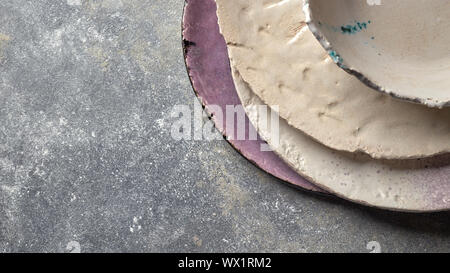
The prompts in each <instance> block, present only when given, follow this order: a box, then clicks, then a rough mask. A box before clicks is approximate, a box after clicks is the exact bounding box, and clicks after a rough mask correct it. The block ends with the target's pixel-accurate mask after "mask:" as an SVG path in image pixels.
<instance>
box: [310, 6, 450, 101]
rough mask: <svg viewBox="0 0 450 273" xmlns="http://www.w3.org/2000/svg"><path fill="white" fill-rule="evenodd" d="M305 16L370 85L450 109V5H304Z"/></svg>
mask: <svg viewBox="0 0 450 273" xmlns="http://www.w3.org/2000/svg"><path fill="white" fill-rule="evenodd" d="M304 12H305V15H306V18H307V23H308V25H309V28H310V30H311V31H312V32H313V33H314V35H315V36H316V38H317V39H318V40H319V41H320V43H321V44H322V46H323V47H324V48H325V49H326V50H327V51H328V53H329V55H330V56H331V57H332V59H333V60H334V61H335V62H336V63H337V64H338V65H339V66H340V67H341V68H343V69H344V70H345V71H347V72H349V73H351V74H353V75H355V76H356V77H358V78H359V79H360V80H361V81H363V82H364V83H365V84H367V85H369V86H370V87H372V88H374V89H376V90H378V91H382V92H385V93H388V94H390V95H392V96H394V97H398V98H401V99H405V100H409V101H413V102H418V103H422V104H426V105H427V106H430V107H444V106H450V1H448V0H433V1H429V0H389V1H388V0H333V1H330V0H304Z"/></svg>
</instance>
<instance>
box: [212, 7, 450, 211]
mask: <svg viewBox="0 0 450 273" xmlns="http://www.w3.org/2000/svg"><path fill="white" fill-rule="evenodd" d="M215 2H216V4H217V17H218V24H219V27H220V32H221V34H222V35H223V37H224V39H225V41H226V44H227V51H228V57H229V61H230V64H231V73H232V76H233V81H234V85H235V87H236V91H237V93H238V95H239V98H240V100H241V103H242V105H243V106H244V108H245V110H246V113H247V116H248V118H249V119H250V121H251V122H252V124H253V125H254V126H255V128H257V131H258V133H259V134H260V135H261V136H262V137H263V138H264V139H265V141H267V143H268V144H269V145H270V146H271V147H272V149H273V150H274V152H275V153H276V154H277V155H278V156H279V157H280V159H281V160H283V161H284V162H285V163H287V165H289V166H290V167H291V168H292V169H293V170H294V171H295V172H297V173H298V174H300V175H301V176H302V177H305V178H307V179H308V181H310V182H312V183H313V184H315V185H316V186H318V187H320V188H321V189H323V190H326V191H328V192H331V193H334V194H336V195H338V196H340V197H343V198H345V199H348V200H352V201H355V202H359V203H363V204H367V205H370V206H376V207H381V208H387V209H393V210H404V211H437V210H446V209H449V208H450V156H449V155H448V153H449V152H450V108H446V107H445V106H447V105H448V102H449V101H450V46H449V45H450V43H449V42H450V33H448V32H449V29H450V2H449V1H445V0H443V1H432V2H433V3H430V2H429V1H424V0H417V1H416V0H415V1H411V0H395V1H367V3H366V1H361V0H351V1H348V0H336V1H329V0H316V1H314V0H310V1H305V2H303V0H216V1H215ZM384 2H386V3H384ZM399 10H401V11H402V12H401V13H399ZM418 13H421V14H422V16H417V14H418ZM414 15H415V16H414ZM422 18H423V19H422ZM436 26H439V27H436ZM445 26H447V27H445ZM444 29H445V30H444ZM336 64H338V65H336ZM342 68H343V69H342ZM355 76H356V77H355ZM380 91H381V92H380ZM258 105H267V106H269V109H271V110H270V111H272V112H273V113H269V114H274V115H277V116H279V120H280V122H279V125H277V128H276V130H277V131H278V133H277V134H276V135H274V133H273V131H274V128H271V125H270V124H267V122H266V121H267V119H266V118H261V113H260V111H258V110H257V109H258V107H255V106H258ZM270 111H269V112H270ZM263 122H264V124H262V123H263Z"/></svg>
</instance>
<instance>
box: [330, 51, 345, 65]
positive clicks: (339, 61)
mask: <svg viewBox="0 0 450 273" xmlns="http://www.w3.org/2000/svg"><path fill="white" fill-rule="evenodd" d="M328 55H330V57H331V59H333V61H334V62H335V63H337V64H338V65H339V66H343V64H342V63H343V62H344V59H342V57H341V56H339V54H337V52H336V51H334V50H330V51H328Z"/></svg>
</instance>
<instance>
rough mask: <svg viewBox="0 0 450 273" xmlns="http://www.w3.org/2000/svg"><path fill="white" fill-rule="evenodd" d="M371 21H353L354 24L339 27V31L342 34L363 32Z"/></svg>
mask: <svg viewBox="0 0 450 273" xmlns="http://www.w3.org/2000/svg"><path fill="white" fill-rule="evenodd" d="M371 23H372V21H370V20H369V21H367V22H359V21H355V22H354V24H348V25H343V26H341V27H340V30H341V32H342V33H343V34H356V33H358V32H361V31H363V30H366V29H367V27H368V25H369V24H371Z"/></svg>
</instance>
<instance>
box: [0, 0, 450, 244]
mask: <svg viewBox="0 0 450 273" xmlns="http://www.w3.org/2000/svg"><path fill="white" fill-rule="evenodd" d="M183 4H184V1H183V0H151V1H138V0H103V1H101V0H98V1H93V0H58V1H55V0H40V1H26V0H2V1H0V101H1V105H0V251H2V252H17V251H20V252H31V251H38V252H68V251H81V252H180V251H187V252H236V251H239V252H255V251H258V252H269V251H277V252H278V251H280V252H310V251H311V252H319V251H320V252H324V251H326V252H336V251H339V252H350V251H355V252H369V250H367V249H366V246H367V244H368V242H370V241H376V242H378V243H379V244H380V246H381V250H382V251H384V252H412V251H430V252H444V251H449V250H450V229H449V226H450V217H449V216H450V214H449V213H438V214H431V215H409V214H400V213H394V212H384V211H379V210H375V209H369V208H364V207H361V206H357V205H353V204H350V203H348V202H345V201H340V200H337V199H334V198H328V197H320V196H317V195H314V194H310V193H306V192H302V191H299V190H295V189H293V188H291V187H289V186H287V185H285V184H283V183H281V182H280V181H278V180H277V179H275V178H273V177H271V176H270V175H268V174H265V173H263V172H262V171H260V170H259V169H258V168H256V167H254V166H253V165H252V164H251V163H249V162H247V161H246V160H245V159H244V158H242V157H241V156H240V155H239V154H238V153H237V152H236V151H235V150H233V148H232V147H231V146H230V145H228V143H227V142H225V141H223V140H221V141H219V140H215V141H176V140H174V139H173V138H172V137H171V124H172V123H173V118H171V116H170V113H171V111H172V108H173V106H174V105H177V104H187V105H189V106H190V107H193V105H194V103H195V96H194V94H193V92H192V89H191V86H190V83H189V79H188V77H187V74H186V71H185V66H184V60H183V54H182V47H181V35H180V22H181V16H182V9H183Z"/></svg>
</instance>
